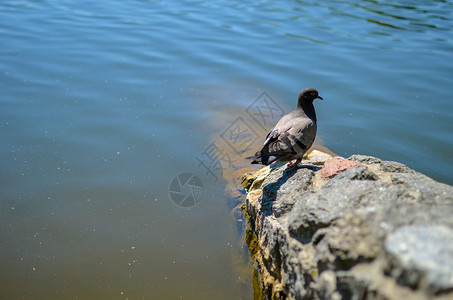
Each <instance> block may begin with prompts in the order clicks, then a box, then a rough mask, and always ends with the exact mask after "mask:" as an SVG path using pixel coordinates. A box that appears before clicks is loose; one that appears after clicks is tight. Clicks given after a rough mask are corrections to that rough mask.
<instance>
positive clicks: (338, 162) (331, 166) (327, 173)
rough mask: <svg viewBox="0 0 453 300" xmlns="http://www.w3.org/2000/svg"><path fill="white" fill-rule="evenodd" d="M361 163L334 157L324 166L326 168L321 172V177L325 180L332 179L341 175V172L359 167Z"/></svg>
mask: <svg viewBox="0 0 453 300" xmlns="http://www.w3.org/2000/svg"><path fill="white" fill-rule="evenodd" d="M358 164H359V163H358V162H355V161H352V160H349V159H344V158H341V157H334V158H331V159H329V160H327V161H326V162H325V164H324V168H322V170H321V176H322V178H323V179H326V180H327V179H331V178H333V177H335V176H336V175H338V174H340V173H341V172H344V171H346V170H347V169H350V168H352V167H355V166H357V165H358Z"/></svg>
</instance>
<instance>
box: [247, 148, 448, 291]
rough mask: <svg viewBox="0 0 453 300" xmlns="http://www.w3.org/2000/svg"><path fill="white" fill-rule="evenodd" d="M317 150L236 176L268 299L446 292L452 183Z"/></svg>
mask: <svg viewBox="0 0 453 300" xmlns="http://www.w3.org/2000/svg"><path fill="white" fill-rule="evenodd" d="M318 152H319V151H318ZM320 156H323V154H322V153H315V154H313V155H312V156H311V158H310V159H311V160H306V161H303V162H302V163H303V164H306V165H307V166H306V167H303V168H297V169H296V168H290V167H288V165H287V164H284V165H273V166H270V167H269V166H268V167H263V168H261V169H260V170H259V171H257V172H256V173H254V174H246V175H244V176H243V178H242V182H243V185H244V187H245V188H246V190H247V191H248V194H247V198H246V212H247V216H248V219H249V224H250V227H251V228H250V229H251V231H252V232H253V233H254V235H255V236H256V241H255V245H254V260H255V262H256V266H257V270H258V272H259V274H260V275H261V276H260V278H261V284H262V287H263V291H264V292H265V294H267V297H268V298H270V299H283V298H287V299H403V298H404V299H453V187H451V186H448V185H445V184H441V183H438V182H436V181H434V180H432V179H430V178H428V177H427V176H425V175H423V174H420V173H418V172H416V171H414V170H412V169H410V168H408V167H407V166H405V165H403V164H401V163H398V162H390V161H382V160H380V159H378V158H375V157H370V156H364V155H353V156H351V157H350V158H349V159H347V160H345V159H338V158H330V157H328V158H326V155H324V157H321V158H320ZM332 160H335V161H334V162H333V163H329V161H332ZM323 164H325V166H326V167H325V168H329V167H332V166H333V169H329V170H326V169H324V171H323V169H322V168H321V167H322V165H323ZM321 173H324V174H328V175H329V176H321Z"/></svg>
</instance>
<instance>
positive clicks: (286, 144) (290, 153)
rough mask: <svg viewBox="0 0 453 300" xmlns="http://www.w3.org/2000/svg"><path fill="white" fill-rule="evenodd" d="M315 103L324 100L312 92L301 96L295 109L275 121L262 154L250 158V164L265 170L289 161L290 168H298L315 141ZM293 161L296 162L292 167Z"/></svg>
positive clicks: (312, 89) (312, 90) (306, 92)
mask: <svg viewBox="0 0 453 300" xmlns="http://www.w3.org/2000/svg"><path fill="white" fill-rule="evenodd" d="M315 99H321V100H323V98H322V97H321V96H319V94H318V91H317V90H316V89H314V88H306V89H304V90H303V91H302V92H300V94H299V97H298V99H297V108H296V109H295V110H294V111H292V112H290V113H289V114H287V115H285V116H283V117H282V118H281V119H280V121H278V123H277V125H275V127H274V128H273V129H271V131H269V133H268V134H267V136H266V140H265V141H264V144H263V147H262V148H261V150H259V151H257V152H256V153H255V154H254V155H253V156H251V157H249V158H250V159H252V164H262V165H266V166H268V165H270V164H272V163H273V162H276V161H279V162H288V161H289V165H290V166H294V165H296V166H297V165H298V164H299V163H300V162H301V160H302V157H303V156H304V154H305V153H306V152H307V151H308V149H309V148H310V147H311V146H312V145H313V142H314V141H315V137H316V113H315V107H314V106H313V101H314V100H315ZM294 159H295V160H296V162H295V163H294V164H293V163H292V161H293V160H294Z"/></svg>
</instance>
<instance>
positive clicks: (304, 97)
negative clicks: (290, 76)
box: [297, 88, 323, 105]
mask: <svg viewBox="0 0 453 300" xmlns="http://www.w3.org/2000/svg"><path fill="white" fill-rule="evenodd" d="M315 99H321V100H323V99H322V97H321V96H319V94H318V91H317V90H316V89H314V88H306V89H304V90H303V91H302V92H300V94H299V98H298V101H297V103H298V104H299V105H302V103H304V102H305V103H313V100H315Z"/></svg>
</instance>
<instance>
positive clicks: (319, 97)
mask: <svg viewBox="0 0 453 300" xmlns="http://www.w3.org/2000/svg"><path fill="white" fill-rule="evenodd" d="M316 98H318V99H321V100H324V99H323V98H322V97H321V96H319V95H318V97H316Z"/></svg>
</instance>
